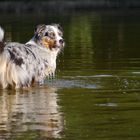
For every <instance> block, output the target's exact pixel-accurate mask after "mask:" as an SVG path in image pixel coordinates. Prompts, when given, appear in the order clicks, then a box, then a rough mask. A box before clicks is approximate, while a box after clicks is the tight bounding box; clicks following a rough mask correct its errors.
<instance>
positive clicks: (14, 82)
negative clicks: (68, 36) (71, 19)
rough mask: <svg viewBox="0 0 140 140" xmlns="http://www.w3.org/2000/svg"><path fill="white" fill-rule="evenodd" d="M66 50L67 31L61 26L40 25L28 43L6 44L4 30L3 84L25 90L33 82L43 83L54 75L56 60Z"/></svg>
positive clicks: (0, 38) (0, 41) (0, 48)
mask: <svg viewBox="0 0 140 140" xmlns="http://www.w3.org/2000/svg"><path fill="white" fill-rule="evenodd" d="M63 47H64V40H63V32H62V28H61V27H60V26H59V25H58V24H52V25H45V24H41V25H38V26H37V27H36V29H35V33H34V36H33V38H32V39H31V40H29V42H27V43H26V44H21V43H17V42H4V30H3V29H2V28H1V27H0V85H1V86H2V88H7V87H9V86H10V87H14V88H22V87H30V86H31V85H32V83H33V82H36V83H39V84H43V82H44V79H45V78H46V77H47V76H50V75H51V76H53V75H54V73H55V69H56V58H57V55H58V53H59V52H60V50H61V49H62V48H63Z"/></svg>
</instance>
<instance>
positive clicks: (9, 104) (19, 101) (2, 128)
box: [0, 87, 64, 139]
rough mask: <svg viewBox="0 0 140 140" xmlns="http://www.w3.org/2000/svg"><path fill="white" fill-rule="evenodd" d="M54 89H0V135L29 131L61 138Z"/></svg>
mask: <svg viewBox="0 0 140 140" xmlns="http://www.w3.org/2000/svg"><path fill="white" fill-rule="evenodd" d="M57 101H58V98H57V89H56V88H52V87H47V88H34V89H30V90H28V91H27V90H22V91H20V90H19V91H10V90H1V94H0V139H2V138H3V139H4V138H9V137H15V138H16V137H24V135H29V134H30V135H32V136H34V137H43V138H47V137H48V138H61V137H62V133H63V129H64V120H63V115H62V112H60V106H59V105H58V103H57Z"/></svg>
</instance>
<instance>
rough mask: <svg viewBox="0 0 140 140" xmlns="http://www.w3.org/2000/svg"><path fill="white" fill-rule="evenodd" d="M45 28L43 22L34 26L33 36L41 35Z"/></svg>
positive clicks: (39, 36)
mask: <svg viewBox="0 0 140 140" xmlns="http://www.w3.org/2000/svg"><path fill="white" fill-rule="evenodd" d="M45 29H46V25H45V24H40V25H37V26H36V28H35V36H36V37H37V38H41V37H43V33H44V31H45Z"/></svg>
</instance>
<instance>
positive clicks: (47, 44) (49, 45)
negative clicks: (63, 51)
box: [42, 37, 55, 49]
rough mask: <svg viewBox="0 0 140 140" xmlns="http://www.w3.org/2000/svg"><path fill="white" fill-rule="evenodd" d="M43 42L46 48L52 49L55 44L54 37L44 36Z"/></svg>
mask: <svg viewBox="0 0 140 140" xmlns="http://www.w3.org/2000/svg"><path fill="white" fill-rule="evenodd" d="M42 44H43V45H44V46H45V47H46V48H50V49H52V48H53V47H54V46H55V41H54V40H53V39H50V38H46V37H44V38H43V39H42Z"/></svg>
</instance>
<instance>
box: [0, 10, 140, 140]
mask: <svg viewBox="0 0 140 140" xmlns="http://www.w3.org/2000/svg"><path fill="white" fill-rule="evenodd" d="M139 17H140V11H110V10H109V11H89V12H83V11H79V12H77V11H72V12H64V13H59V12H58V13H54V14H53V13H50V12H49V13H34V14H10V13H7V14H0V24H1V25H2V27H3V28H4V29H5V32H6V39H7V40H8V41H18V42H22V43H24V42H27V41H28V40H29V39H30V38H31V37H32V35H33V32H34V28H35V26H36V25H37V24H40V23H46V24H50V23H60V24H61V26H62V27H63V29H64V38H65V41H66V46H65V49H64V50H63V51H62V53H61V54H60V55H59V57H58V60H57V71H56V77H55V79H46V82H45V85H43V86H42V87H38V86H36V87H33V88H30V89H26V90H17V91H14V90H8V89H7V90H0V140H49V139H51V140H55V139H59V140H124V139H125V140H139V139H140V18H139Z"/></svg>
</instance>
